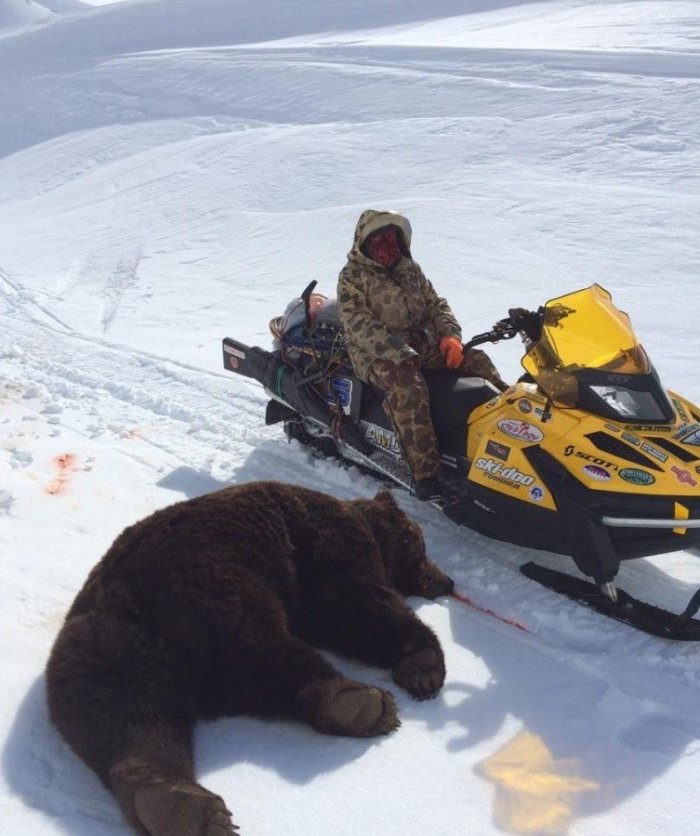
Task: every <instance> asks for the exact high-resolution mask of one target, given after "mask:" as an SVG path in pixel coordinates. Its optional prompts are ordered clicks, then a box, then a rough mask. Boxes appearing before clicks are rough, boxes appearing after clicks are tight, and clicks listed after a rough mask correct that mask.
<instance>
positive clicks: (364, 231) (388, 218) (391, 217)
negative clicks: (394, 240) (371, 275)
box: [348, 209, 411, 263]
mask: <svg viewBox="0 0 700 836" xmlns="http://www.w3.org/2000/svg"><path fill="white" fill-rule="evenodd" d="M384 226H396V227H398V228H399V230H400V231H401V235H402V236H403V240H404V244H405V245H406V255H409V256H410V250H411V224H410V223H409V222H408V218H405V217H404V216H403V215H399V213H398V212H392V211H390V210H385V211H382V210H379V209H365V211H364V212H363V213H362V214H361V215H360V217H359V220H358V221H357V226H356V227H355V238H354V240H353V244H352V249H351V250H350V252H349V253H348V255H349V256H351V257H357V256H361V257H362V258H367V256H366V255H364V253H363V252H362V245H363V244H364V243H365V241H366V240H367V238H368V237H369V236H370V235H371V234H372V233H373V232H376V231H377V230H378V229H381V228H382V227H384ZM370 261H371V259H370ZM373 263H374V262H373Z"/></svg>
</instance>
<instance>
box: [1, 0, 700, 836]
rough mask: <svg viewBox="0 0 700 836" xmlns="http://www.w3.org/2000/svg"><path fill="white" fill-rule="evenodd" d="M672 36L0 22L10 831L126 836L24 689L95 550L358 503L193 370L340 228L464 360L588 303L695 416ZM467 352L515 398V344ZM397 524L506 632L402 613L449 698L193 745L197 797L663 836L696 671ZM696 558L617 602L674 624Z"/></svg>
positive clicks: (214, 21)
mask: <svg viewBox="0 0 700 836" xmlns="http://www.w3.org/2000/svg"><path fill="white" fill-rule="evenodd" d="M699 32H700V14H699V12H698V5H697V3H695V2H662V0H644V2H640V1H639V0H637V2H624V0H618V2H608V0H588V2H585V0H552V1H551V2H539V3H527V2H508V0H474V2H468V0H435V2H433V3H430V4H426V3H424V2H419V0H402V2H399V1H398V0H382V1H381V2H376V0H374V1H373V0H356V2H355V3H353V4H335V3H328V2H325V0H259V2H257V3H255V4H249V3H245V2H243V1H242V0H121V2H118V3H114V4H105V3H101V2H99V0H92V2H90V3H79V2H68V0H51V2H49V0H45V2H42V3H41V4H40V3H39V2H27V0H0V78H3V79H5V80H6V82H7V83H4V84H2V85H0V112H2V121H1V122H0V184H2V188H1V189H0V317H1V319H0V321H1V322H2V327H1V328H0V442H1V443H0V554H2V585H1V587H0V589H1V591H0V603H1V606H0V635H2V650H1V651H0V660H1V662H2V676H3V682H4V699H3V707H2V708H1V709H0V724H1V727H2V730H3V735H4V737H5V743H4V747H3V783H2V793H1V794H0V814H1V815H2V820H3V822H4V823H6V824H4V827H5V829H6V830H7V832H12V833H16V834H29V833H31V834H42V836H44V834H71V836H74V835H75V834H77V836H88V834H89V836H107V834H114V835H115V836H116V834H126V833H127V832H128V830H127V828H126V826H125V825H124V824H123V822H122V820H121V817H120V814H119V812H118V810H117V808H116V805H115V804H114V802H113V801H112V799H111V797H110V796H109V795H108V794H107V793H106V792H105V791H104V790H103V789H102V788H101V787H100V786H99V785H98V784H97V781H96V779H95V778H94V777H93V776H92V775H91V774H89V773H88V771H87V770H86V769H85V768H84V767H83V766H82V765H81V764H80V763H79V762H78V761H77V759H76V758H75V757H74V756H73V755H72V754H71V753H70V751H68V750H67V748H66V747H65V746H64V744H63V743H62V742H61V740H60V739H59V737H58V735H57V734H56V733H55V732H54V731H53V729H52V728H51V727H50V725H49V723H48V720H47V717H46V710H45V707H44V699H43V678H42V671H43V667H44V664H45V661H46V657H47V654H48V651H49V649H50V646H51V643H52V641H53V639H54V637H55V635H56V633H57V631H58V629H59V627H60V624H61V620H62V618H63V614H64V613H65V611H66V609H67V607H68V605H69V604H70V602H71V600H72V598H73V596H74V595H75V593H76V591H77V590H78V588H79V587H80V586H81V584H82V582H83V580H84V578H85V576H86V575H87V572H88V571H89V569H90V567H91V566H92V565H93V564H94V563H95V562H96V561H97V560H98V559H99V557H100V556H101V554H102V553H103V552H104V551H105V549H106V548H107V547H108V546H109V544H110V543H111V541H112V540H113V539H114V537H115V536H116V535H117V534H118V533H119V531H120V530H121V529H122V528H123V527H124V526H125V525H127V524H130V523H132V522H133V521H135V520H136V519H138V518H139V517H142V516H144V515H146V514H147V513H149V512H150V511H151V510H153V509H155V508H158V507H162V506H164V505H166V504H169V503H171V502H174V501H177V500H179V499H182V498H184V497H187V496H194V495H197V494H199V493H203V492H205V491H208V490H212V489H214V488H216V487H219V486H221V485H225V484H230V483H232V482H239V481H245V480H249V479H256V478H279V479H283V480H286V481H289V482H294V483H298V484H304V485H307V486H311V487H318V488H320V489H322V490H326V491H329V492H331V493H334V494H337V495H339V496H342V497H352V496H358V495H364V496H370V495H372V494H373V492H374V491H375V489H376V486H375V484H374V483H372V481H371V480H370V479H369V478H368V477H366V476H362V475H360V474H359V473H357V472H355V471H344V470H341V469H338V468H337V467H336V466H334V465H333V464H331V463H326V462H318V461H313V460H311V459H310V458H309V456H308V454H307V453H306V452H305V451H304V450H303V449H301V448H299V447H297V446H295V445H292V446H289V445H287V444H286V443H285V442H284V440H283V439H282V436H281V432H280V430H279V429H278V428H276V427H270V428H266V427H265V426H264V421H263V414H264V404H265V398H264V396H263V393H262V392H261V390H260V388H259V387H257V386H256V385H255V384H253V383H252V382H248V381H246V380H243V379H236V378H234V377H232V376H231V375H227V374H226V373H225V372H224V371H223V369H222V367H221V355H220V340H221V338H222V337H223V336H226V335H229V336H236V337H239V338H240V339H242V340H244V341H246V342H249V343H258V344H261V345H267V344H268V342H269V336H268V331H267V323H268V320H269V319H270V318H271V317H272V316H273V315H275V314H277V313H279V312H281V310H282V309H283V308H284V306H285V304H286V302H287V301H288V300H289V298H291V297H292V296H294V295H296V293H298V291H299V290H300V289H301V288H302V287H303V286H304V285H305V284H307V283H308V281H309V280H310V279H312V278H315V279H318V280H319V285H320V289H322V290H325V291H326V292H328V293H333V290H334V286H335V278H336V276H337V273H338V270H339V268H340V267H341V266H342V264H343V263H344V255H345V253H346V251H347V250H348V249H349V246H350V244H351V241H352V232H353V228H354V224H355V221H356V219H357V216H358V215H359V213H360V211H361V210H362V209H364V208H367V207H369V206H376V207H380V208H381V207H391V208H396V209H398V210H400V211H402V212H404V213H405V214H407V215H408V216H409V217H410V219H411V222H412V225H413V228H414V246H413V251H414V255H415V257H416V259H417V260H418V261H420V263H421V265H422V266H423V268H424V270H425V271H426V273H427V274H428V275H429V277H430V278H431V279H432V281H433V283H434V284H435V285H436V287H437V288H438V290H439V291H441V292H442V293H443V294H444V295H446V296H447V297H448V299H449V300H450V302H451V304H452V306H453V308H454V310H455V312H456V313H457V315H458V317H459V318H460V320H461V322H462V324H463V327H464V331H465V333H467V334H470V333H476V332H479V331H483V330H484V329H485V328H487V327H489V326H490V325H491V324H492V323H493V322H494V321H495V320H496V319H498V318H500V317H502V316H503V315H504V314H505V312H506V310H507V308H508V307H509V306H512V305H514V304H520V305H525V306H530V307H536V306H537V305H539V304H541V303H542V302H543V301H544V300H545V299H546V298H548V297H550V296H553V295H558V294H560V293H562V292H565V291H567V290H572V289H575V288H578V287H582V286H584V285H587V284H590V283H591V282H593V281H597V282H599V283H600V284H602V285H604V286H605V287H607V288H608V289H609V290H611V291H612V293H613V295H614V298H615V301H616V302H617V303H618V304H619V305H620V306H621V307H622V308H623V309H625V310H627V311H628V312H629V314H630V315H631V317H632V319H633V322H634V324H635V327H636V329H637V331H638V333H639V335H640V336H641V338H642V341H643V342H644V345H645V347H646V348H647V350H648V351H649V353H650V354H651V356H652V358H653V360H654V362H655V365H656V367H657V369H658V371H659V372H660V373H661V375H662V377H663V378H664V380H665V382H666V384H667V385H668V386H669V387H670V388H672V389H676V390H679V391H681V392H683V393H685V394H687V395H688V396H689V397H690V398H691V399H694V400H695V401H696V402H697V401H698V400H700V368H699V367H698V364H697V363H696V362H695V361H694V345H695V339H694V337H695V330H696V320H697V314H698V311H700V285H699V284H698V274H699V273H700V255H699V250H698V243H697V236H698V229H700V182H699V177H698V171H700V49H699V46H698V44H699V43H700V36H699V34H698V33H699ZM492 355H493V356H494V358H495V359H496V361H497V363H498V365H499V367H500V368H501V370H502V372H503V374H504V376H506V377H509V378H514V377H515V376H516V375H517V374H518V373H519V356H518V352H517V347H516V346H515V345H514V344H510V345H507V344H506V345H503V346H498V347H497V348H495V349H494V350H493V352H492ZM400 501H401V504H402V507H403V508H404V509H405V510H406V511H407V512H408V513H410V514H411V515H412V516H414V517H415V518H416V519H417V520H418V521H419V522H420V523H421V524H422V525H423V527H424V530H425V534H426V540H427V543H428V547H429V551H430V553H431V555H432V556H433V557H434V559H436V560H437V561H438V562H439V563H440V565H441V566H443V567H444V568H445V569H446V570H448V571H449V572H450V573H451V574H452V575H453V576H454V577H455V578H456V580H457V583H458V586H459V587H460V588H461V589H462V591H464V592H465V593H467V594H469V595H470V597H471V598H472V599H473V600H474V601H476V602H477V603H478V604H479V605H481V606H483V607H486V608H492V609H494V610H496V611H497V612H499V613H501V614H503V615H504V616H506V617H509V618H512V619H515V620H517V621H519V622H521V623H523V624H525V625H526V626H527V627H528V629H529V631H530V633H523V632H522V631H518V630H516V629H513V628H512V627H509V626H507V625H505V624H503V623H501V622H499V621H497V620H495V619H493V618H491V617H489V616H487V615H483V614H480V613H478V612H476V611H475V610H472V609H470V608H468V607H465V606H464V605H462V604H460V603H458V602H457V601H449V602H447V601H442V602H438V603H433V604H426V603H423V602H420V601H418V600H416V601H414V602H413V603H414V604H415V606H416V608H417V609H418V611H419V613H420V615H421V617H423V618H424V619H425V620H426V621H428V622H429V623H430V624H431V625H433V627H434V628H435V629H436V630H437V632H438V634H439V636H440V638H441V641H442V643H443V646H444V647H445V649H446V654H447V664H448V681H447V684H446V687H445V690H444V693H443V695H442V696H441V697H440V698H439V699H438V700H436V701H434V702H430V703H427V704H425V703H421V704H418V703H413V702H411V700H410V699H409V698H408V697H406V696H405V695H403V694H400V693H399V694H397V698H398V702H399V707H400V710H401V713H402V718H403V725H402V727H401V729H400V730H399V731H398V732H397V733H396V734H394V735H392V736H390V737H388V738H386V739H382V740H380V741H373V742H369V743H367V742H361V741H355V740H342V739H337V740H335V739H329V738H326V737H322V736H320V735H315V734H314V733H312V732H311V731H310V730H307V729H306V728H303V727H297V726H293V725H291V724H284V723H263V722H260V721H257V720H254V719H250V718H241V719H235V720H228V721H224V722H219V723H216V724H213V725H209V726H203V727H202V728H201V730H200V733H199V735H198V740H197V745H198V749H197V754H198V770H199V774H200V776H201V779H202V781H203V783H205V784H206V785H207V786H208V787H209V788H211V789H212V790H214V791H216V792H219V793H220V794H221V795H223V797H224V798H225V799H226V801H227V802H228V803H229V806H230V807H231V809H232V810H233V811H234V816H235V819H236V821H237V822H238V823H239V824H240V825H241V826H242V829H243V832H244V833H248V834H258V835H259V836H263V834H270V836H271V835H272V834H279V833H281V832H284V833H288V834H302V833H303V834H304V836H326V834H328V833H331V832H333V833H338V834H342V836H345V834H351V833H355V832H358V831H364V832H368V833H385V834H391V836H394V834H396V836H399V834H401V836H404V834H408V836H412V835H413V834H419V833H420V834H423V833H425V832H430V833H432V834H435V836H455V834H468V836H484V835H485V834H490V833H497V832H509V833H527V834H540V833H541V834H565V833H570V834H576V836H579V834H580V836H588V834H595V836H599V835H601V836H602V834H605V835H606V836H609V835H610V834H625V836H627V834H629V833H635V834H642V836H647V834H652V833H657V832H666V833H673V834H674V836H676V835H678V836H682V834H691V833H694V832H695V830H696V825H695V822H694V819H693V816H692V812H691V811H692V809H693V799H694V792H695V785H696V783H697V781H698V779H699V778H700V760H699V758H700V753H699V752H698V744H697V738H698V731H699V729H700V723H699V722H698V721H697V719H696V717H695V708H696V705H697V701H698V696H699V695H700V693H699V692H700V664H699V663H700V656H699V655H698V654H699V653H700V651H698V649H697V648H695V647H693V646H685V647H679V646H668V645H667V644H664V643H663V642H661V641H660V640H656V639H653V638H651V637H646V636H642V635H639V634H636V633H634V632H632V631H631V630H629V629H628V628H625V627H624V626H621V625H616V624H613V623H608V622H607V621H604V620H603V619H602V618H601V617H599V616H597V615H595V614H594V613H590V612H587V611H584V610H583V609H582V608H577V607H576V606H575V605H574V604H572V603H569V602H567V601H563V600H562V599H560V598H558V597H556V596H555V595H553V594H551V593H548V592H547V591H545V590H543V589H540V588H538V587H534V585H533V584H532V583H531V582H529V581H527V580H526V579H525V578H524V577H522V575H520V574H519V573H518V572H517V567H518V566H519V565H520V564H521V563H523V562H525V560H526V559H529V558H531V557H532V556H533V554H534V553H532V552H528V551H527V550H525V549H516V548H514V547H511V546H507V545H504V544H501V543H496V542H493V541H489V540H486V539H485V538H483V537H480V536H478V535H476V534H473V533H471V532H469V531H466V530H464V529H457V528H456V527H455V526H453V525H452V524H451V523H449V521H447V520H446V519H442V518H440V517H438V516H437V513H436V512H434V511H433V510H432V509H430V508H425V507H424V506H422V505H420V504H419V503H417V502H416V501H414V500H413V499H411V498H410V497H408V496H404V497H401V498H400ZM697 558H698V555H696V554H690V553H684V552H679V553H676V554H673V555H669V556H666V557H664V558H658V559H654V560H644V561H634V562H632V563H629V564H626V565H624V566H623V569H622V572H621V582H622V584H623V585H624V586H625V587H626V588H628V589H629V590H630V591H631V592H633V593H635V594H637V595H639V596H640V597H647V598H650V599H652V600H655V601H659V602H661V603H662V604H664V605H667V606H672V607H673V608H675V609H678V608H680V607H681V605H682V604H684V603H685V601H686V600H687V598H688V597H689V596H690V593H691V592H692V591H693V590H694V589H695V588H697V587H698V586H700V562H698V560H697ZM545 559H547V560H549V561H550V562H553V563H556V562H558V561H559V562H561V561H562V560H564V559H562V558H556V557H554V556H549V557H546V556H545ZM565 562H566V561H565ZM567 568H568V562H567ZM339 664H340V665H342V666H343V667H344V669H345V670H348V671H351V672H352V673H353V675H354V676H356V677H359V678H361V679H365V680H367V681H372V682H379V683H381V684H382V685H383V686H386V687H388V688H389V689H390V690H394V691H396V689H395V688H394V687H393V685H392V683H391V680H390V678H389V677H388V675H387V674H385V673H384V672H381V671H376V670H370V669H363V668H360V667H358V666H356V665H354V664H353V663H350V662H339Z"/></svg>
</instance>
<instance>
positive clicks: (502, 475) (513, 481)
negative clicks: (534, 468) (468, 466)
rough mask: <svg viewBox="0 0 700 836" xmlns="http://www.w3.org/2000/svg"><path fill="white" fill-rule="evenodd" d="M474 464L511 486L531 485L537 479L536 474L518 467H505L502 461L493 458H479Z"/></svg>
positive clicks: (491, 476) (486, 474)
mask: <svg viewBox="0 0 700 836" xmlns="http://www.w3.org/2000/svg"><path fill="white" fill-rule="evenodd" d="M474 464H475V465H476V467H477V468H478V469H479V470H480V471H481V472H482V473H483V474H484V475H485V476H487V477H488V478H489V479H495V480H496V481H498V482H504V483H505V484H506V485H510V486H511V487H516V488H519V487H520V485H525V486H528V485H531V484H532V483H533V482H534V481H535V477H534V476H528V475H527V474H526V473H521V472H520V471H519V470H518V468H517V467H504V466H503V465H502V464H501V463H500V462H496V461H494V460H493V459H481V458H479V459H477V460H476V461H475V462H474Z"/></svg>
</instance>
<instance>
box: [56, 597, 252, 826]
mask: <svg viewBox="0 0 700 836" xmlns="http://www.w3.org/2000/svg"><path fill="white" fill-rule="evenodd" d="M157 644H158V643H157V642H155V641H154V640H153V637H152V636H150V635H148V634H147V633H144V632H142V631H141V629H140V628H139V627H138V625H136V624H134V622H133V621H131V620H129V619H128V618H122V617H120V616H117V615H109V614H107V613H104V612H103V613H100V614H96V613H88V614H86V615H78V616H74V617H72V618H70V619H69V620H68V621H67V622H66V624H65V625H64V627H63V629H62V631H61V633H60V634H59V637H58V639H57V640H56V644H55V645H54V648H53V650H52V652H51V658H50V659H49V664H48V668H47V676H46V684H47V697H48V704H49V714H50V716H51V720H52V721H53V723H54V724H55V725H56V727H57V728H58V730H59V731H60V732H61V734H62V735H63V737H64V738H65V739H66V740H67V742H68V743H69V744H70V745H71V747H72V748H73V749H74V751H75V752H76V753H77V754H78V755H79V756H80V757H81V758H82V760H83V761H84V762H85V763H86V764H87V765H88V766H89V767H90V768H91V769H93V770H94V771H95V772H96V773H97V775H98V776H99V778H100V780H101V781H102V782H103V783H104V785H105V786H106V787H107V788H108V789H109V790H111V791H112V793H113V794H114V795H115V797H116V799H117V801H118V802H119V804H120V806H121V808H122V810H123V812H124V814H125V816H126V817H127V819H128V821H129V822H130V824H131V825H132V826H133V827H134V829H135V830H136V831H137V832H138V833H140V834H142V835H143V836H174V835H175V834H177V836H234V834H235V832H236V828H235V826H234V825H233V824H232V822H231V818H230V814H229V812H228V810H227V809H226V806H225V804H224V802H223V801H222V799H221V798H219V797H218V796H216V795H214V794H213V793H210V792H209V791H208V790H205V789H204V788H203V787H201V786H199V785H198V784H197V783H196V782H195V780H194V767H193V757H192V726H193V723H194V718H193V717H192V715H191V711H190V709H189V708H188V707H187V697H186V695H185V694H183V693H182V690H181V684H180V683H179V681H178V679H177V668H176V667H173V665H172V664H171V663H170V660H169V658H168V656H167V654H165V652H164V651H163V650H162V649H159V648H158V646H157Z"/></svg>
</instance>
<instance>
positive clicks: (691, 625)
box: [520, 561, 700, 641]
mask: <svg viewBox="0 0 700 836" xmlns="http://www.w3.org/2000/svg"><path fill="white" fill-rule="evenodd" d="M520 571H521V572H522V573H523V575H525V576H526V577H528V578H530V579H531V580H533V581H537V583H539V584H541V585H542V586H545V587H547V589H552V590H553V591H554V592H558V593H559V594H560V595H565V596H566V597H567V598H571V599H572V600H573V601H576V602H577V603H579V604H583V605H584V606H585V607H589V608H590V609H592V610H595V611H596V612H599V613H601V614H602V615H607V616H609V617H610V618H614V619H615V620H616V621H622V622H623V623H624V624H629V625H630V626H631V627H635V628H636V629H637V630H641V631H642V632H644V633H649V634H650V635H652V636H658V637H660V638H663V639H675V640H676V641H700V621H699V620H698V619H696V618H693V616H694V615H695V613H696V612H697V611H698V609H699V608H700V590H698V592H696V593H695V595H693V597H692V598H691V600H690V602H689V604H688V606H687V607H686V609H685V610H684V611H683V612H682V613H681V614H680V615H676V614H675V613H672V612H669V611H668V610H665V609H662V608H661V607H656V606H654V605H652V604H648V603H646V602H645V601H640V600H639V599H638V598H634V597H633V596H632V595H630V594H629V593H628V592H625V591H624V589H619V588H616V589H615V593H616V595H615V597H616V598H617V600H613V599H612V598H611V597H610V596H609V595H606V594H605V592H603V591H602V590H601V588H600V587H599V586H598V585H597V584H595V583H592V582H591V581H586V580H583V579H582V578H575V577H573V576H572V575H568V574H566V573H565V572H557V571H556V570H554V569H547V568H546V567H544V566H539V565H538V564H537V563H533V562H532V561H530V562H529V563H525V564H523V565H522V566H521V567H520Z"/></svg>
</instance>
